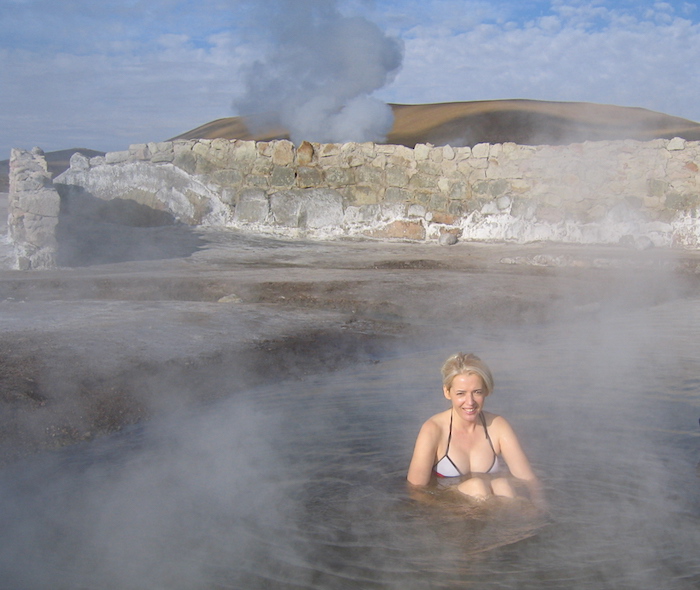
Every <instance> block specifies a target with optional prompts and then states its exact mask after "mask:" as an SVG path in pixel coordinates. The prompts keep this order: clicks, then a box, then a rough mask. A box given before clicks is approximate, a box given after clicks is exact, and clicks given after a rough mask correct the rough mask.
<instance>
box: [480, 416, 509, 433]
mask: <svg viewBox="0 0 700 590" xmlns="http://www.w3.org/2000/svg"><path fill="white" fill-rule="evenodd" d="M482 413H483V415H484V420H485V421H486V428H488V430H489V433H491V434H495V435H498V434H501V433H509V432H512V430H513V427H512V426H511V425H510V422H508V420H506V419H505V418H504V417H503V416H501V415H500V414H494V413H492V412H482Z"/></svg>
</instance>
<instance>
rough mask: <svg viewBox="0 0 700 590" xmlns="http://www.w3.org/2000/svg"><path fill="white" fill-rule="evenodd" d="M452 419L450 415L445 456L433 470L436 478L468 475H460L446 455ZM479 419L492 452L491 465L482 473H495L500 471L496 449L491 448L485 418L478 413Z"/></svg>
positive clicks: (491, 443) (448, 448)
mask: <svg viewBox="0 0 700 590" xmlns="http://www.w3.org/2000/svg"><path fill="white" fill-rule="evenodd" d="M452 417H453V414H452V413H450V432H449V434H448V435H447V448H446V449H445V454H444V455H443V457H442V459H440V460H439V461H438V462H437V463H436V464H435V467H434V468H433V470H434V471H435V475H437V476H438V477H464V476H465V475H469V474H468V473H462V472H461V471H460V470H459V469H458V468H457V466H456V465H455V464H454V461H452V459H450V457H449V455H448V453H449V452H450V441H451V440H452ZM479 417H480V418H481V423H482V424H483V426H484V432H485V433H486V440H488V441H489V445H490V447H491V450H492V451H493V463H491V467H489V469H488V470H487V471H484V473H496V472H498V471H500V470H501V463H500V461H499V460H498V455H496V449H494V448H493V442H491V437H490V436H489V430H488V428H486V418H484V414H483V413H479Z"/></svg>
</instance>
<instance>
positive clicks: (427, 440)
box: [406, 419, 440, 486]
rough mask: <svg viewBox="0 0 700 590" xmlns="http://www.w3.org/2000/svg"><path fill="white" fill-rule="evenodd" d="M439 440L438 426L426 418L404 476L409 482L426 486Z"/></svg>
mask: <svg viewBox="0 0 700 590" xmlns="http://www.w3.org/2000/svg"><path fill="white" fill-rule="evenodd" d="M439 441H440V427H439V426H438V425H437V424H436V423H435V421H433V420H432V419H431V420H428V421H427V422H426V423H425V424H423V426H422V427H421V429H420V432H419V433H418V438H417V439H416V446H415V447H414V448H413V457H412V459H411V464H410V465H409V467H408V476H407V477H406V479H408V482H409V483H410V484H413V485H415V486H426V485H428V483H430V478H431V476H432V473H433V465H434V464H435V457H436V455H437V447H438V442H439Z"/></svg>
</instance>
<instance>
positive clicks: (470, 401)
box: [443, 373, 487, 422]
mask: <svg viewBox="0 0 700 590" xmlns="http://www.w3.org/2000/svg"><path fill="white" fill-rule="evenodd" d="M443 391H444V393H445V397H446V398H447V399H448V400H450V401H451V402H452V408H453V409H454V411H455V412H456V413H457V415H458V416H460V417H461V418H462V419H463V420H467V421H468V422H474V421H476V419H477V418H478V416H479V413H480V412H481V410H482V409H483V407H484V399H486V395H487V394H486V389H485V388H484V382H483V380H482V378H481V376H480V375H477V374H476V373H471V374H469V375H457V376H456V377H455V378H454V379H453V380H452V384H451V385H450V387H449V389H448V388H447V387H443Z"/></svg>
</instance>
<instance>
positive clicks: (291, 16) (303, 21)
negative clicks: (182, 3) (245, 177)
mask: <svg viewBox="0 0 700 590" xmlns="http://www.w3.org/2000/svg"><path fill="white" fill-rule="evenodd" d="M253 10H254V11H255V12H256V15H255V16H254V20H255V27H254V30H255V31H261V30H262V31H267V33H268V35H269V38H268V39H267V40H266V43H265V47H264V50H263V55H262V56H261V57H260V58H259V59H257V60H256V61H255V62H253V63H251V64H250V65H249V66H248V67H247V68H246V70H244V79H245V91H244V93H243V95H242V96H241V97H240V98H237V99H236V100H235V101H234V104H233V106H234V108H235V109H236V110H237V111H238V113H239V114H240V115H242V116H249V125H251V126H255V127H258V128H266V127H267V128H270V127H273V126H276V125H281V126H283V127H285V128H286V129H288V130H289V133H290V136H291V139H292V141H295V142H298V141H300V140H304V139H306V140H309V141H319V142H344V141H358V142H359V141H381V140H383V139H384V138H385V137H386V134H387V133H388V132H389V130H390V129H391V126H392V123H393V115H392V112H391V108H390V107H389V106H388V105H387V104H385V103H383V102H381V101H380V100H378V99H376V98H374V97H372V96H371V94H372V93H373V92H374V91H375V90H377V89H379V88H381V87H382V86H384V85H385V84H387V83H388V82H389V81H390V80H391V78H392V77H393V75H394V74H395V73H396V72H397V71H398V69H399V67H400V65H401V62H402V59H403V54H402V46H401V43H400V42H399V41H398V40H397V39H393V38H390V37H388V36H386V35H385V34H384V33H383V32H382V31H381V30H380V29H379V28H378V27H377V26H376V25H375V24H373V23H371V22H369V21H368V20H366V19H365V18H362V17H359V16H344V15H343V14H341V12H340V10H339V9H338V3H337V2H336V0H272V1H269V2H263V3H262V5H261V6H256V7H255V8H254V9H253ZM262 11H265V14H264V15H263V14H260V12H262ZM263 18H264V20H263Z"/></svg>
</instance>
